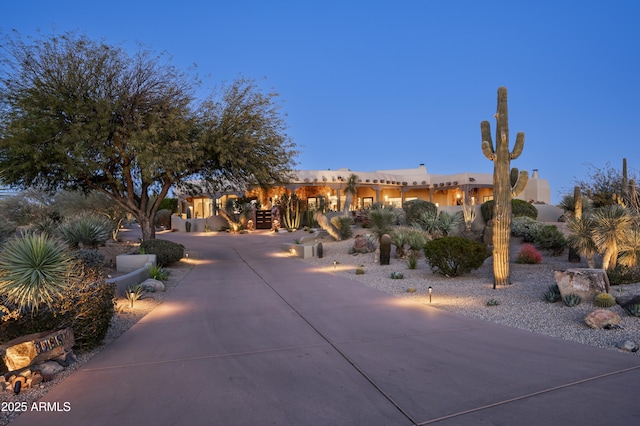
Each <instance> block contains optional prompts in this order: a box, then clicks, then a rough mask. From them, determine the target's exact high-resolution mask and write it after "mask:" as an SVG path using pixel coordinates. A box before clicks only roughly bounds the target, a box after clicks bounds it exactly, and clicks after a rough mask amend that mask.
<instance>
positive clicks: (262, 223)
mask: <svg viewBox="0 0 640 426" xmlns="http://www.w3.org/2000/svg"><path fill="white" fill-rule="evenodd" d="M256 229H271V210H256Z"/></svg>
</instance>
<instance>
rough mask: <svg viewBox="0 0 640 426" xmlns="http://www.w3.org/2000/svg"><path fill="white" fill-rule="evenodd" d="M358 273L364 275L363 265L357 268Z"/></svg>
mask: <svg viewBox="0 0 640 426" xmlns="http://www.w3.org/2000/svg"><path fill="white" fill-rule="evenodd" d="M356 275H364V268H363V267H362V266H360V267H358V268H356Z"/></svg>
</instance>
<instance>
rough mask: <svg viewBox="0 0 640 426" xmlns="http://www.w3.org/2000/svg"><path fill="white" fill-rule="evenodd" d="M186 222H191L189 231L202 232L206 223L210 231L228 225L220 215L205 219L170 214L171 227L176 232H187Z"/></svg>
mask: <svg viewBox="0 0 640 426" xmlns="http://www.w3.org/2000/svg"><path fill="white" fill-rule="evenodd" d="M187 222H189V223H190V224H191V231H190V232H204V228H205V225H206V224H207V223H208V224H209V228H210V230H211V231H218V230H219V229H220V228H222V227H225V226H227V227H228V226H229V224H228V223H227V221H226V220H225V219H224V218H223V217H222V216H212V217H208V218H206V219H183V218H181V217H179V216H171V229H174V230H176V231H177V232H187V228H186V223H187Z"/></svg>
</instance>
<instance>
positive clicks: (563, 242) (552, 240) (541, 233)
mask: <svg viewBox="0 0 640 426" xmlns="http://www.w3.org/2000/svg"><path fill="white" fill-rule="evenodd" d="M535 243H536V244H538V245H539V246H540V247H542V248H544V249H546V250H549V251H550V252H551V254H552V255H553V256H559V255H560V254H562V252H563V251H564V249H565V248H566V247H567V239H566V238H565V237H564V235H563V234H562V232H560V230H558V227H557V226H556V225H544V226H543V227H542V228H540V230H538V233H537V235H536V239H535Z"/></svg>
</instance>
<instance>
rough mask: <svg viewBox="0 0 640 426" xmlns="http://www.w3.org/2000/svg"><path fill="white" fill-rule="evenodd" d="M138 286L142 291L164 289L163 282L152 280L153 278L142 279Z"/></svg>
mask: <svg viewBox="0 0 640 426" xmlns="http://www.w3.org/2000/svg"><path fill="white" fill-rule="evenodd" d="M140 287H142V289H143V290H144V291H150V292H152V293H153V292H156V291H165V290H166V288H165V286H164V284H162V281H158V280H154V279H153V278H148V279H146V280H144V281H143V282H142V284H140Z"/></svg>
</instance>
